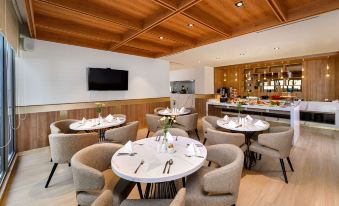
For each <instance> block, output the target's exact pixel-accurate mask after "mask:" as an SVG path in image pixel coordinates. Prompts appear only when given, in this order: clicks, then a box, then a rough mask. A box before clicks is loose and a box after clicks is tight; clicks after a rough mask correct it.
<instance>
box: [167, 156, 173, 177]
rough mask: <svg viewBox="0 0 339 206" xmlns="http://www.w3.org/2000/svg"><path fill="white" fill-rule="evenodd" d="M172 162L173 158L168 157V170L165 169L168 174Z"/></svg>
mask: <svg viewBox="0 0 339 206" xmlns="http://www.w3.org/2000/svg"><path fill="white" fill-rule="evenodd" d="M172 164H173V160H172V159H170V160H169V161H168V170H167V174H169V172H170V169H171V166H172Z"/></svg>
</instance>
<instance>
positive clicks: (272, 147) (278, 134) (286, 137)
mask: <svg viewBox="0 0 339 206" xmlns="http://www.w3.org/2000/svg"><path fill="white" fill-rule="evenodd" d="M293 135H294V130H293V128H290V127H282V126H279V127H272V128H270V129H269V133H264V134H260V135H259V136H258V142H253V143H251V145H250V147H249V149H250V151H251V152H256V153H259V154H262V155H267V156H271V157H274V158H279V159H280V165H281V169H282V172H283V175H284V178H285V182H286V183H288V180H287V175H286V170H285V165H284V158H286V159H287V161H288V164H289V166H290V168H291V170H292V171H294V169H293V166H292V163H291V160H290V158H289V155H290V152H291V149H292V140H293Z"/></svg>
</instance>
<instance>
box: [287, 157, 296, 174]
mask: <svg viewBox="0 0 339 206" xmlns="http://www.w3.org/2000/svg"><path fill="white" fill-rule="evenodd" d="M287 162H288V164H289V165H290V168H291V170H292V172H294V169H293V166H292V162H291V160H290V157H287Z"/></svg>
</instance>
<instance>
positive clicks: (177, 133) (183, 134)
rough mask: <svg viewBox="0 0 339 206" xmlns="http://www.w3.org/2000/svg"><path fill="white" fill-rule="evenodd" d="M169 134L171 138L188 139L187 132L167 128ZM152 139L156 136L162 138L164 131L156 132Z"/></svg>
mask: <svg viewBox="0 0 339 206" xmlns="http://www.w3.org/2000/svg"><path fill="white" fill-rule="evenodd" d="M168 131H169V133H170V134H171V135H172V136H181V137H189V135H188V134H187V132H186V131H185V130H182V129H179V128H169V129H168ZM153 136H154V137H156V136H164V130H163V129H161V130H158V131H157V132H156V133H154V134H153Z"/></svg>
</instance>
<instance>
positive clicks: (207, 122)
mask: <svg viewBox="0 0 339 206" xmlns="http://www.w3.org/2000/svg"><path fill="white" fill-rule="evenodd" d="M219 119H220V117H216V116H205V117H203V118H202V119H201V121H202V128H203V132H204V142H203V144H205V143H206V141H207V135H206V134H207V128H210V129H217V127H218V125H217V121H218V120H219Z"/></svg>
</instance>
